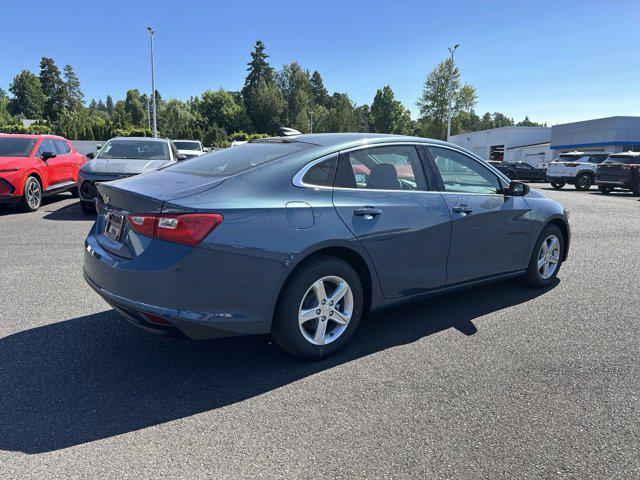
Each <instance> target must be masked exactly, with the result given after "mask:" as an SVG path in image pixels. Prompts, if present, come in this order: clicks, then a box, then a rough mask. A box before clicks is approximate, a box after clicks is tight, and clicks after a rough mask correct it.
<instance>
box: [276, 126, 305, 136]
mask: <svg viewBox="0 0 640 480" xmlns="http://www.w3.org/2000/svg"><path fill="white" fill-rule="evenodd" d="M292 135H302V133H301V132H299V131H298V130H295V129H293V128H289V127H280V136H281V137H291V136H292Z"/></svg>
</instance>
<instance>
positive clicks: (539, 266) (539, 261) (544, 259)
mask: <svg viewBox="0 0 640 480" xmlns="http://www.w3.org/2000/svg"><path fill="white" fill-rule="evenodd" d="M545 263H547V260H546V258H545V257H542V258H539V259H538V270H540V269H541V268H542V267H543V266H544V264H545Z"/></svg>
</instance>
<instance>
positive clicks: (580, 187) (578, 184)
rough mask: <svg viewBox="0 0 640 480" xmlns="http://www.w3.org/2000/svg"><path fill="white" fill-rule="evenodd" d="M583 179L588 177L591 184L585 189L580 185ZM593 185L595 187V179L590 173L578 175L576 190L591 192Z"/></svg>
mask: <svg viewBox="0 0 640 480" xmlns="http://www.w3.org/2000/svg"><path fill="white" fill-rule="evenodd" d="M582 177H586V178H587V179H588V181H589V183H588V185H587V186H586V187H583V186H581V185H580V179H581V178H582ZM592 185H593V178H592V177H591V175H589V174H588V173H581V174H580V175H578V176H577V177H576V185H575V187H576V190H580V191H585V190H589V189H590V188H591V186H592Z"/></svg>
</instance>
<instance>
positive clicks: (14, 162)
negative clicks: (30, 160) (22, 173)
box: [0, 157, 26, 170]
mask: <svg viewBox="0 0 640 480" xmlns="http://www.w3.org/2000/svg"><path fill="white" fill-rule="evenodd" d="M25 160H26V158H25V157H0V170H5V169H8V168H18V167H20V162H22V161H25Z"/></svg>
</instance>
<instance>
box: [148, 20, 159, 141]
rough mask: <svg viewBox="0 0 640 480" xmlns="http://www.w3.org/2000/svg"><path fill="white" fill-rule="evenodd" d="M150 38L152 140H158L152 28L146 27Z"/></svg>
mask: <svg viewBox="0 0 640 480" xmlns="http://www.w3.org/2000/svg"><path fill="white" fill-rule="evenodd" d="M147 30H149V36H150V38H151V98H153V138H158V126H157V123H156V77H155V73H154V65H153V34H154V33H156V32H154V31H153V28H151V27H147Z"/></svg>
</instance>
